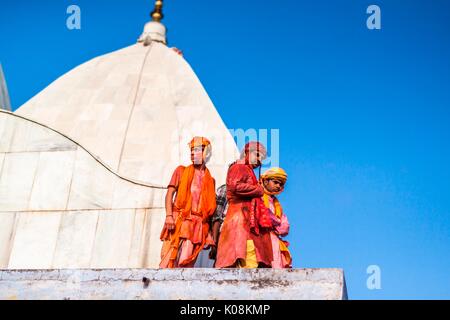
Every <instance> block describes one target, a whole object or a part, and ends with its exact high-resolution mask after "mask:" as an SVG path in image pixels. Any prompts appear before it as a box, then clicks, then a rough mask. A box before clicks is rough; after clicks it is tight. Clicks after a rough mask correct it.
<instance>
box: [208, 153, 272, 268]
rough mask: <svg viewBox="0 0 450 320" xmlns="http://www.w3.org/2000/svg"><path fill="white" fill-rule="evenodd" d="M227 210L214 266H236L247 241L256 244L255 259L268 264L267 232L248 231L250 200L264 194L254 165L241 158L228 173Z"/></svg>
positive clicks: (270, 246)
mask: <svg viewBox="0 0 450 320" xmlns="http://www.w3.org/2000/svg"><path fill="white" fill-rule="evenodd" d="M226 184H227V199H228V210H227V214H226V216H225V220H224V222H223V225H222V229H221V233H220V238H219V243H218V246H217V260H216V264H215V267H216V268H227V267H235V266H236V262H237V260H238V259H244V260H245V259H246V256H247V240H253V242H254V244H255V251H256V259H257V261H258V263H259V265H260V266H261V267H271V263H272V260H273V252H272V243H271V238H270V233H269V232H268V231H264V230H262V231H260V233H259V235H255V234H254V233H253V232H250V220H249V218H250V216H249V213H250V207H251V202H252V199H254V198H260V197H262V195H263V194H264V190H263V188H262V187H261V186H260V185H259V184H258V180H257V179H256V176H255V173H254V172H253V168H252V167H251V166H250V165H247V164H244V163H242V161H241V160H239V161H237V162H236V163H234V164H232V165H231V166H230V168H229V169H228V174H227V182H226Z"/></svg>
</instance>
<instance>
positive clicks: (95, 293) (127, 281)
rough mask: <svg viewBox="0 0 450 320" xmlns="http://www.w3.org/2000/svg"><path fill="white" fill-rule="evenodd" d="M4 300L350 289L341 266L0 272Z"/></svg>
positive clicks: (315, 295)
mask: <svg viewBox="0 0 450 320" xmlns="http://www.w3.org/2000/svg"><path fill="white" fill-rule="evenodd" d="M144 277H145V278H147V279H148V282H147V283H144V282H143V279H144ZM0 299H56V300H62V299H72V300H80V299H104V300H117V299H120V300H130V299H151V300H162V299H181V300H185V299H186V300H187V299H188V300H196V299H200V300H222V299H226V300H263V299H264V300H268V299H274V300H342V299H347V291H346V286H345V279H344V273H343V271H342V270H341V269H292V270H286V269H283V270H275V269H160V270H156V269H140V270H137V269H111V270H41V271H33V270H22V271H16V270H9V271H7V270H4V271H1V270H0Z"/></svg>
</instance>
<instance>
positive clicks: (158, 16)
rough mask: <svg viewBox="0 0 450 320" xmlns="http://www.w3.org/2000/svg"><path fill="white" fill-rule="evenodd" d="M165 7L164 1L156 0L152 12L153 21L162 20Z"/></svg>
mask: <svg viewBox="0 0 450 320" xmlns="http://www.w3.org/2000/svg"><path fill="white" fill-rule="evenodd" d="M162 8H163V1H162V0H156V2H155V9H154V10H153V12H152V13H151V14H150V16H151V17H152V20H153V21H156V22H160V21H161V20H162V19H163V18H164V14H163V12H162Z"/></svg>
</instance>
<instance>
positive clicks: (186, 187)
mask: <svg viewBox="0 0 450 320" xmlns="http://www.w3.org/2000/svg"><path fill="white" fill-rule="evenodd" d="M168 187H174V188H175V189H176V196H175V201H174V203H173V206H172V212H173V217H174V220H175V230H172V231H169V230H168V229H167V227H166V226H165V225H164V227H163V230H162V232H161V236H160V239H161V240H162V241H163V247H162V250H161V262H160V265H159V267H160V268H178V267H183V268H186V267H193V266H194V264H195V261H196V259H197V256H198V254H199V253H200V251H201V250H203V248H204V247H207V246H210V245H214V241H213V239H212V236H211V233H210V231H209V221H210V218H211V216H212V214H213V213H214V210H215V208H216V198H215V185H214V179H213V178H212V177H211V175H210V174H209V171H208V169H206V168H205V170H204V171H203V170H195V169H194V167H193V166H192V165H191V166H189V167H186V168H185V167H183V166H179V167H178V168H177V169H176V170H175V172H174V173H173V175H172V179H171V180H170V183H169V186H168ZM180 189H183V190H180ZM181 198H183V199H181Z"/></svg>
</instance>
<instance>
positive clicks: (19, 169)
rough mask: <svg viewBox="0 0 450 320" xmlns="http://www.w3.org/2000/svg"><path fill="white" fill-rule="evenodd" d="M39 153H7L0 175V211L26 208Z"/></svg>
mask: <svg viewBox="0 0 450 320" xmlns="http://www.w3.org/2000/svg"><path fill="white" fill-rule="evenodd" d="M38 161H39V153H36V152H34V153H8V154H6V155H5V158H4V160H3V169H2V171H1V174H0V211H20V210H26V209H27V208H28V204H29V200H30V196H31V190H32V187H33V182H34V177H35V175H36V169H37V164H38Z"/></svg>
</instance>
